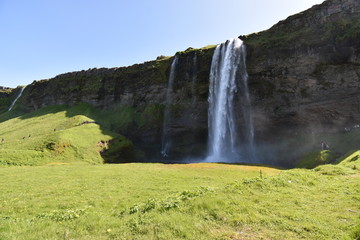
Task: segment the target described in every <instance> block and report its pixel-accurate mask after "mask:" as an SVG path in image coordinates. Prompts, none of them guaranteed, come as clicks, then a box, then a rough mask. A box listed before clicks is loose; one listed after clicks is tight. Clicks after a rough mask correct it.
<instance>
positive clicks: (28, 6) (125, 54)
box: [0, 0, 323, 87]
mask: <svg viewBox="0 0 360 240" xmlns="http://www.w3.org/2000/svg"><path fill="white" fill-rule="evenodd" d="M321 2H323V0H271V1H270V0H251V1H250V0H181V1H180V0H101V1H100V0H31V1H29V0H0V86H7V87H16V86H18V85H27V84H30V83H31V82H32V81H34V80H40V79H46V78H51V77H54V76H56V75H57V74H61V73H65V72H71V71H77V70H83V69H88V68H93V67H120V66H128V65H132V64H135V63H142V62H144V61H149V60H153V59H155V58H156V57H157V56H159V55H168V56H170V55H173V54H175V52H177V51H180V50H185V49H186V48H188V47H196V48H199V47H203V46H206V45H210V44H218V43H221V42H224V41H225V40H226V39H229V38H233V37H236V36H239V35H243V34H249V33H253V32H258V31H261V30H266V29H268V28H269V27H271V26H272V25H274V24H276V23H277V22H278V21H280V20H282V19H285V18H286V17H287V16H289V15H292V14H295V13H297V12H300V11H303V10H306V9H307V8H309V7H311V6H312V5H314V4H319V3H321Z"/></svg>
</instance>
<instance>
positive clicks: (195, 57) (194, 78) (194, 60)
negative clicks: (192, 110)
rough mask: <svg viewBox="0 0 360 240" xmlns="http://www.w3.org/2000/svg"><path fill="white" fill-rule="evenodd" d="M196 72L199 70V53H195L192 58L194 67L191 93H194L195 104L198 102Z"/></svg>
mask: <svg viewBox="0 0 360 240" xmlns="http://www.w3.org/2000/svg"><path fill="white" fill-rule="evenodd" d="M196 72H197V53H196V52H195V53H194V57H193V59H192V68H191V94H192V103H193V104H194V103H195V102H196V90H195V89H196V88H195V83H196V78H197V76H196Z"/></svg>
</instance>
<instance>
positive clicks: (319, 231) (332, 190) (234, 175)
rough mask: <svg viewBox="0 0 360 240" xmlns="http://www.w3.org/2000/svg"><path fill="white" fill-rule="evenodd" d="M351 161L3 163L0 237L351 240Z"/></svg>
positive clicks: (356, 190) (356, 207) (355, 198)
mask: <svg viewBox="0 0 360 240" xmlns="http://www.w3.org/2000/svg"><path fill="white" fill-rule="evenodd" d="M354 159H355V158H354V156H351V157H349V159H347V160H345V161H344V162H342V163H340V164H339V165H325V166H321V167H318V168H317V169H315V170H301V169H298V170H276V169H271V168H265V167H250V166H236V165H224V164H189V165H163V164H139V163H138V164H122V165H83V164H82V165H79V164H69V165H47V166H39V167H6V168H0V177H1V179H2V181H1V182H0V239H354V238H355V235H353V236H352V237H351V234H355V231H356V229H355V228H356V224H357V221H358V220H360V219H359V214H358V213H355V212H351V211H348V210H349V209H350V210H353V211H357V212H359V211H360V203H359V201H360V181H359V177H360V171H359V169H360V161H359V159H357V158H356V160H354ZM260 169H261V171H262V178H260V177H259V175H260V174H259V170H260ZM200 186H202V187H203V188H200V189H199V187H200ZM359 229H360V226H359V225H357V231H359Z"/></svg>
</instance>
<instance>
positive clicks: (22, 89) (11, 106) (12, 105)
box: [8, 87, 25, 112]
mask: <svg viewBox="0 0 360 240" xmlns="http://www.w3.org/2000/svg"><path fill="white" fill-rule="evenodd" d="M24 89H25V87H22V88H21V90H20V93H19V94H18V95H17V97H16V98H15V100H14V101H13V102H12V103H11V105H10V107H9V109H8V112H9V111H10V110H11V109H12V108H13V107H14V105H15V103H16V101H17V100H18V99H19V98H20V97H21V95H22V93H23V91H24Z"/></svg>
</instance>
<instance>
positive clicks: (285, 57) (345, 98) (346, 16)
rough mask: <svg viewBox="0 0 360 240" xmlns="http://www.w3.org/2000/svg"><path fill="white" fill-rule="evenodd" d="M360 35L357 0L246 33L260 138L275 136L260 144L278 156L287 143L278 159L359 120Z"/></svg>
mask: <svg viewBox="0 0 360 240" xmlns="http://www.w3.org/2000/svg"><path fill="white" fill-rule="evenodd" d="M359 39H360V2H359V1H356V0H328V1H325V2H324V3H323V4H321V5H317V6H314V7H312V8H311V9H309V10H307V11H305V12H302V13H299V14H297V15H294V16H291V17H289V18H288V19H286V20H284V21H281V22H279V23H278V24H276V25H275V26H273V27H272V28H270V29H269V30H267V31H264V32H261V33H257V34H252V35H249V36H245V42H246V43H247V45H248V73H249V75H250V79H249V84H250V86H249V87H250V89H251V90H252V97H253V99H252V100H253V101H252V105H253V112H254V117H255V126H256V130H257V142H258V144H260V145H261V143H264V144H265V143H275V144H269V145H267V144H265V145H267V151H268V150H269V148H270V149H273V150H274V151H275V153H276V154H275V156H276V157H277V158H279V156H281V155H280V154H279V151H280V150H279V145H280V146H282V147H283V146H285V148H284V149H285V152H286V155H287V156H283V157H282V158H283V159H285V161H286V158H290V160H291V161H294V160H295V159H296V158H298V157H299V156H300V155H301V151H299V152H297V151H296V150H297V149H299V146H301V149H303V150H304V151H305V150H307V149H310V148H312V147H314V145H315V146H317V147H318V148H320V142H321V140H320V139H316V138H315V140H314V136H317V134H318V133H321V132H331V131H343V129H344V128H345V127H347V126H353V125H354V124H358V123H359V121H360V107H359V106H360V105H359V104H360V41H359ZM289 139H290V140H291V139H297V140H298V141H296V140H295V141H293V142H294V143H293V144H291V141H289ZM293 149H296V150H294V151H293ZM282 150H283V149H282ZM289 150H290V151H289ZM289 152H293V153H294V156H291V154H290V155H289Z"/></svg>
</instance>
